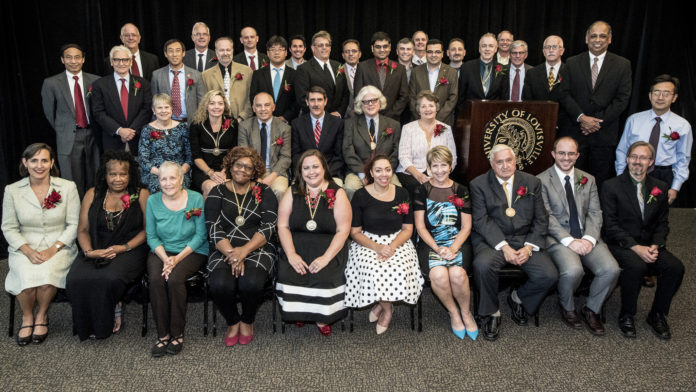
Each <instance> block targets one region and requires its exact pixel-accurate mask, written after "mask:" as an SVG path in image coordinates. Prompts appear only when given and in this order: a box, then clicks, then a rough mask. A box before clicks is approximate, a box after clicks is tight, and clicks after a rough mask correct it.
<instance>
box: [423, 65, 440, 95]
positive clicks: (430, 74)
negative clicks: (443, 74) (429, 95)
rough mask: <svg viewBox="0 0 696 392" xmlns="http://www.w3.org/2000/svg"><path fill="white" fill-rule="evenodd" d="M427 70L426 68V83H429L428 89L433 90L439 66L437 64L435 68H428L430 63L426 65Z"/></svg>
mask: <svg viewBox="0 0 696 392" xmlns="http://www.w3.org/2000/svg"><path fill="white" fill-rule="evenodd" d="M426 67H428V68H427V70H428V83H430V91H432V92H435V86H436V85H437V74H439V73H440V66H439V65H438V66H437V68H435V69H434V70H432V71H431V70H430V65H429V64H428V65H426Z"/></svg>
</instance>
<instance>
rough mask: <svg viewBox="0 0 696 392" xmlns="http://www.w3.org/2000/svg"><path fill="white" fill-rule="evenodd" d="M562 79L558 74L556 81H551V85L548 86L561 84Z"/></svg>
mask: <svg viewBox="0 0 696 392" xmlns="http://www.w3.org/2000/svg"><path fill="white" fill-rule="evenodd" d="M562 81H563V78H562V77H561V76H559V77H558V79H556V81H555V82H553V84H552V85H551V87H550V88H553V87H554V86H555V85H557V84H561V82H562Z"/></svg>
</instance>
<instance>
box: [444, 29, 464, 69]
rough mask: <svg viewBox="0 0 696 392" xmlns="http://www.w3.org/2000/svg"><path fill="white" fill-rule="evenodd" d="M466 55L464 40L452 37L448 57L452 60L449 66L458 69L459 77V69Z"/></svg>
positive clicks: (448, 46) (448, 47)
mask: <svg viewBox="0 0 696 392" xmlns="http://www.w3.org/2000/svg"><path fill="white" fill-rule="evenodd" d="M464 56H466V50H465V49H464V40H462V39H461V38H452V39H451V40H450V42H449V45H447V58H449V60H450V62H449V66H450V67H452V68H454V69H456V70H457V77H459V70H460V69H461V68H462V63H463V61H464Z"/></svg>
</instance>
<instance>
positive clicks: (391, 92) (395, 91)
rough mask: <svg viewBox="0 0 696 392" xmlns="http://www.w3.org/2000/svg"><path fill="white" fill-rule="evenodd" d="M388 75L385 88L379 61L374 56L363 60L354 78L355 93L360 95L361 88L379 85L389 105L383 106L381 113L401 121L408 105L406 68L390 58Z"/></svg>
mask: <svg viewBox="0 0 696 392" xmlns="http://www.w3.org/2000/svg"><path fill="white" fill-rule="evenodd" d="M388 61H389V66H388V67H387V77H386V79H385V80H384V88H382V86H380V84H379V75H378V74H377V63H376V62H375V59H374V58H371V59H368V60H365V61H361V62H360V63H359V64H358V68H357V69H356V71H355V79H354V80H353V91H354V92H355V94H354V95H358V92H360V89H361V88H363V87H365V86H368V85H372V86H375V87H377V88H378V89H379V90H380V91H381V92H382V95H384V97H385V98H387V107H385V108H382V110H380V113H381V114H383V115H385V116H388V117H391V118H393V119H394V120H396V121H399V118H400V117H401V113H402V112H403V111H404V109H406V107H407V106H408V102H409V101H408V100H409V95H408V94H409V92H408V78H407V77H406V68H404V66H403V65H401V64H399V62H398V61H393V60H388ZM392 64H396V68H392Z"/></svg>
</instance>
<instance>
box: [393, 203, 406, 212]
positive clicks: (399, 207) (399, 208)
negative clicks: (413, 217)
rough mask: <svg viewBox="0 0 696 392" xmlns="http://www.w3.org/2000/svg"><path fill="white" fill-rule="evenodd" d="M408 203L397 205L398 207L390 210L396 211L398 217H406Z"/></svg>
mask: <svg viewBox="0 0 696 392" xmlns="http://www.w3.org/2000/svg"><path fill="white" fill-rule="evenodd" d="M408 209H409V206H408V202H403V203H399V204H398V205H396V206H394V207H392V210H396V213H397V214H399V215H408Z"/></svg>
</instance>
